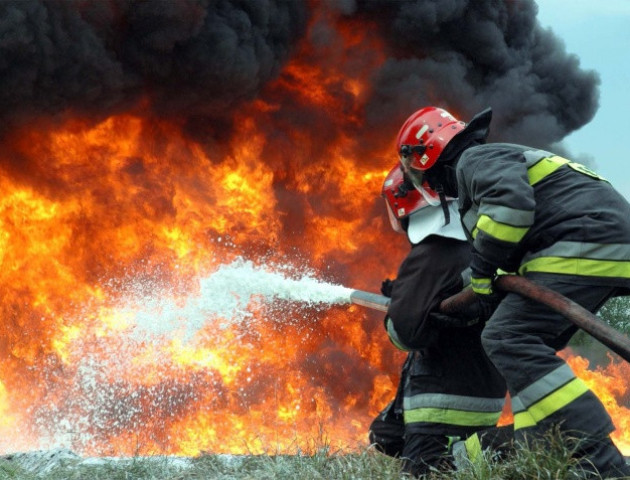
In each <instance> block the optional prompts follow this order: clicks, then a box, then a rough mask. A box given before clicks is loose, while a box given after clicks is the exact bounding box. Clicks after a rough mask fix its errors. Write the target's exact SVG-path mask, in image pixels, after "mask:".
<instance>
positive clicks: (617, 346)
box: [350, 275, 630, 362]
mask: <svg viewBox="0 0 630 480" xmlns="http://www.w3.org/2000/svg"><path fill="white" fill-rule="evenodd" d="M494 285H495V286H496V287H497V288H499V289H500V290H503V291H504V292H514V293H518V294H520V295H522V296H524V297H527V298H531V299H532V300H536V301H537V302H540V303H542V304H544V305H546V306H548V307H549V308H551V309H553V310H555V311H556V312H558V313H560V314H562V315H564V316H565V317H566V318H567V320H569V321H571V322H572V323H573V324H575V325H576V326H578V327H579V328H581V329H582V330H584V331H585V332H586V333H588V334H590V335H591V336H593V337H594V338H595V339H597V340H599V341H600V342H601V343H602V344H604V345H606V346H607V347H608V348H610V350H612V351H613V352H615V353H616V354H617V355H619V356H620V357H621V358H623V359H624V360H625V361H627V362H630V338H628V337H627V336H626V335H624V334H622V333H621V332H619V331H617V330H615V329H614V328H612V327H611V326H610V325H608V324H607V323H605V322H604V321H603V320H601V319H600V318H599V317H597V315H594V314H593V313H591V312H589V311H588V310H586V309H585V308H583V307H581V306H580V305H578V304H577V303H575V302H573V301H572V300H569V299H568V298H566V297H565V296H564V295H561V294H559V293H557V292H554V291H553V290H551V289H549V288H546V287H543V286H542V285H538V284H536V283H534V282H532V281H531V280H528V279H526V278H524V277H520V276H517V275H503V276H500V277H498V278H497V279H496V280H495V281H494ZM350 301H351V302H352V303H355V304H357V305H362V306H364V307H368V308H372V309H374V310H379V311H381V312H387V308H388V306H389V302H390V299H389V298H387V297H385V296H384V295H378V294H376V293H370V292H364V291H362V290H354V291H353V292H352V293H351V295H350ZM475 301H476V299H475V293H474V292H473V291H472V289H470V288H468V289H466V290H463V291H462V292H460V293H458V294H457V295H454V296H452V297H449V298H447V299H446V300H444V301H443V302H442V303H441V304H440V311H441V312H443V313H446V314H454V313H457V312H460V311H464V310H466V308H467V307H468V306H469V305H470V304H471V303H473V302H475Z"/></svg>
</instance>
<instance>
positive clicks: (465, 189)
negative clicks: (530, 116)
mask: <svg viewBox="0 0 630 480" xmlns="http://www.w3.org/2000/svg"><path fill="white" fill-rule="evenodd" d="M457 179H458V185H459V188H460V197H461V195H462V193H464V194H465V195H466V196H467V198H469V199H470V201H471V202H472V205H473V206H476V207H473V208H470V209H469V210H468V211H467V212H466V214H465V215H464V218H463V219H462V220H463V222H464V225H465V226H466V228H467V230H468V231H469V232H470V234H471V236H472V241H473V248H474V251H475V253H476V255H477V257H478V258H479V259H481V260H483V262H485V265H484V264H483V262H480V261H477V262H475V260H473V263H474V265H471V266H473V267H474V268H473V270H475V269H476V270H477V273H483V274H487V273H490V270H492V267H494V270H496V267H500V268H503V269H506V270H509V267H510V266H511V265H510V264H509V263H510V260H511V258H513V254H514V252H515V250H516V249H517V247H518V245H519V243H520V242H521V240H522V239H523V237H524V236H525V235H526V234H527V232H528V231H529V229H530V227H531V226H532V224H533V222H534V212H535V208H536V202H535V200H534V190H533V188H532V186H531V185H530V184H529V177H528V173H527V166H526V164H525V158H524V157H523V155H522V154H521V153H520V152H519V151H518V150H514V149H510V148H509V147H503V148H501V147H497V148H493V149H483V148H480V147H473V148H471V149H469V150H467V151H466V152H464V153H463V154H462V158H461V160H460V165H459V166H458V169H457ZM473 286H474V285H473Z"/></svg>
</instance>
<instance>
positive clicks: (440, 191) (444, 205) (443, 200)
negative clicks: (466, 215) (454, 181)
mask: <svg viewBox="0 0 630 480" xmlns="http://www.w3.org/2000/svg"><path fill="white" fill-rule="evenodd" d="M436 192H437V194H438V195H439V196H440V205H442V211H443V212H444V225H448V224H449V223H451V212H450V210H449V209H448V203H447V202H446V194H445V193H444V189H443V188H442V185H441V184H440V185H438V188H437V190H436Z"/></svg>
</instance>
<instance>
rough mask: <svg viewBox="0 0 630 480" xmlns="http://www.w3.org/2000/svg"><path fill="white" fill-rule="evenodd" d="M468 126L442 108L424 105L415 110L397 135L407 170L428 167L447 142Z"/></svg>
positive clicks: (401, 158) (400, 155)
mask: <svg viewBox="0 0 630 480" xmlns="http://www.w3.org/2000/svg"><path fill="white" fill-rule="evenodd" d="M465 128H466V124H465V123H464V122H462V121H461V120H457V119H456V118H455V117H454V116H453V115H451V114H450V113H449V112H447V111H446V110H444V109H442V108H437V107H425V108H422V109H420V110H418V111H416V112H415V113H413V114H412V115H411V116H410V117H409V118H408V119H407V120H406V121H405V123H404V124H403V126H402V128H401V129H400V131H399V132H398V137H397V139H396V147H397V153H398V156H399V158H400V161H401V163H402V164H403V167H404V168H405V170H406V171H407V172H409V171H411V170H420V171H424V170H428V169H429V168H431V167H432V166H433V165H435V163H436V162H437V161H438V158H439V157H440V155H441V154H442V152H443V151H444V149H445V148H446V145H448V142H450V141H451V139H452V138H453V137H454V136H455V135H457V134H458V133H459V132H461V131H462V130H464V129H465Z"/></svg>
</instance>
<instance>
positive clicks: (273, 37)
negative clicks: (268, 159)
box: [0, 0, 308, 123]
mask: <svg viewBox="0 0 630 480" xmlns="http://www.w3.org/2000/svg"><path fill="white" fill-rule="evenodd" d="M307 13H308V12H307V9H306V5H305V4H303V3H302V2H296V1H293V0H256V1H251V0H241V1H238V0H205V1H204V0H202V1H196V0H177V1H170V0H166V1H165V0H145V1H129V0H110V1H105V0H103V1H96V2H92V1H77V0H74V1H71V0H59V1H54V0H52V1H45V0H18V1H4V2H1V3H0V115H1V116H2V118H3V119H4V122H5V123H6V122H16V121H17V122H22V123H23V122H25V121H28V120H30V119H32V118H34V117H37V116H42V115H46V116H51V117H55V116H63V115H64V114H66V113H69V114H72V115H84V116H86V117H95V116H106V115H109V114H112V113H115V112H117V111H126V110H130V109H132V108H138V107H137V106H138V104H139V103H140V102H143V101H144V103H142V104H141V106H143V107H142V108H148V109H149V110H151V111H155V112H157V113H160V114H168V115H176V116H193V115H211V116H212V115H218V114H219V113H221V112H224V111H226V109H227V110H229V109H230V108H235V106H236V105H238V104H239V103H240V102H243V101H248V100H251V99H253V98H255V97H256V95H257V94H258V92H259V90H260V88H261V87H262V86H263V85H264V84H265V83H266V82H267V81H269V80H270V79H272V78H274V77H276V76H277V75H278V73H279V72H280V69H281V67H282V65H283V64H284V62H285V61H286V60H287V58H288V57H289V54H290V52H291V48H292V45H294V43H295V41H296V39H297V38H299V37H300V36H301V35H302V34H303V32H304V28H305V25H306V18H307Z"/></svg>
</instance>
